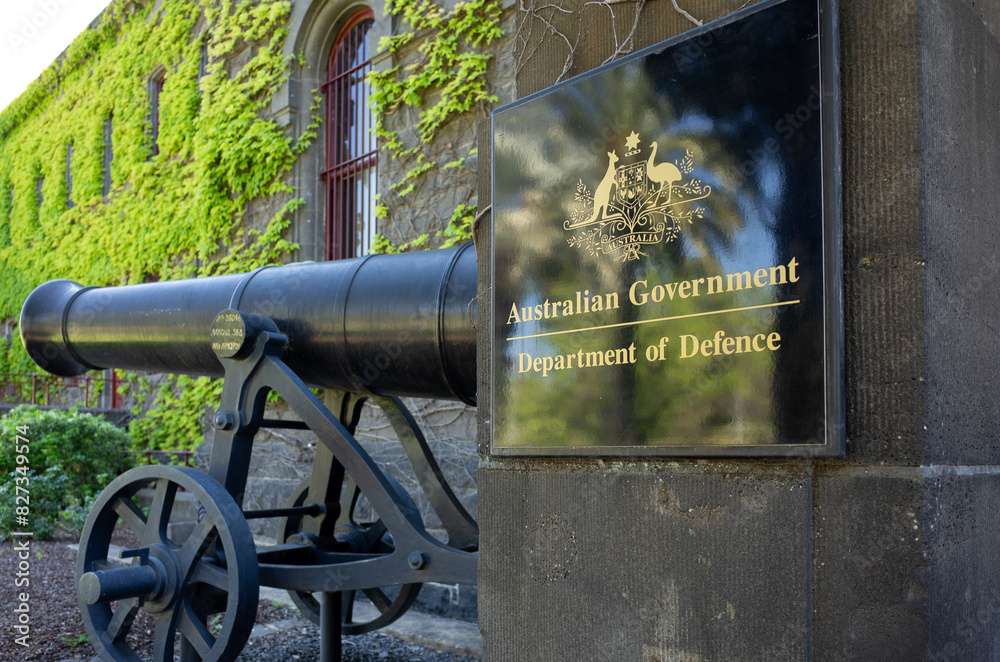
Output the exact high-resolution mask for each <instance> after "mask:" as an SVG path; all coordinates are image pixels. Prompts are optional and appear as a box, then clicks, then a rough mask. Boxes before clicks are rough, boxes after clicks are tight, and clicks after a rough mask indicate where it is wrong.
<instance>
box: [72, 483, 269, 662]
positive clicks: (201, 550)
mask: <svg viewBox="0 0 1000 662" xmlns="http://www.w3.org/2000/svg"><path fill="white" fill-rule="evenodd" d="M154 482H155V488H154V493H153V498H152V503H151V504H150V505H149V507H148V508H141V507H140V506H139V505H137V504H136V502H135V500H134V499H133V497H134V496H135V495H136V494H137V493H138V492H139V490H141V489H142V488H144V487H146V486H148V485H150V484H151V483H154ZM181 489H183V490H184V491H185V492H187V493H188V494H190V495H192V497H193V498H194V500H195V501H196V503H195V504H194V506H195V508H197V509H198V512H199V513H200V515H199V518H198V521H197V523H195V524H194V527H193V531H191V532H190V533H189V534H188V535H182V534H179V533H175V532H171V535H170V536H169V537H168V527H167V525H168V524H169V523H170V515H171V513H172V512H173V511H174V502H175V497H176V496H177V493H178V491H179V490H181ZM116 526H124V527H125V528H127V529H128V530H130V531H131V532H132V533H133V534H135V536H136V537H137V538H138V539H139V541H140V543H139V546H138V547H137V548H136V549H132V550H126V551H123V552H122V556H123V557H126V558H127V557H132V560H131V565H123V563H128V561H125V562H123V561H121V560H119V559H118V558H113V557H112V555H111V554H110V545H111V538H112V535H113V533H114V530H115V527H116ZM151 568H152V570H151ZM154 570H155V572H154ZM143 574H144V575H145V576H146V577H150V578H151V579H149V580H148V581H147V583H146V586H145V587H142V578H141V577H140V575H143ZM76 576H77V582H78V587H77V588H78V590H77V594H78V596H77V597H78V600H79V603H80V609H81V611H82V614H83V622H84V625H85V626H86V628H87V633H88V635H89V637H90V642H91V643H92V644H93V645H94V648H95V650H96V651H97V653H98V654H99V655H100V656H101V658H102V659H104V660H111V661H114V662H118V661H126V660H127V661H128V662H141V661H142V660H143V658H142V657H141V656H140V655H139V654H137V653H136V651H135V650H133V648H132V646H131V645H130V643H129V642H128V641H127V636H128V634H129V631H130V630H131V628H132V624H133V621H134V619H135V618H136V616H137V615H138V614H139V613H140V610H142V611H145V612H147V613H149V614H150V615H151V616H152V619H153V623H154V627H155V631H154V641H153V657H152V658H151V659H153V660H173V659H174V656H173V651H174V637H175V635H176V634H177V633H180V634H181V635H182V636H183V637H184V638H186V639H187V641H188V642H189V644H190V645H191V646H193V648H194V649H195V650H196V651H197V652H198V654H199V655H200V656H201V659H202V660H203V661H204V662H231V661H232V660H235V659H236V657H237V656H238V655H239V653H240V651H241V650H242V649H243V646H244V645H245V644H246V642H247V638H248V637H249V635H250V630H251V628H252V627H253V622H254V618H255V616H256V613H257V599H258V594H259V589H260V586H259V577H258V568H257V555H256V549H255V546H254V541H253V537H252V536H251V534H250V528H249V527H248V526H247V523H246V519H244V517H243V513H242V511H241V510H240V507H239V506H238V505H237V504H236V502H235V501H234V500H233V498H232V497H231V496H230V495H229V493H228V492H227V491H226V489H225V488H224V487H223V486H222V485H221V484H219V482H218V481H216V480H215V479H213V478H211V477H210V476H208V475H207V474H204V473H202V472H199V471H197V470H195V469H191V468H188V467H172V466H148V467H138V468H135V469H130V470H129V471H127V472H125V473H124V474H122V475H121V476H119V477H118V478H116V479H115V480H114V481H112V482H111V484H110V485H109V486H108V487H107V488H106V489H105V490H104V491H103V492H101V494H100V496H99V497H98V498H97V501H96V502H95V504H94V507H93V509H92V510H91V512H90V515H89V516H88V517H87V523H86V525H85V526H84V530H83V535H82V536H81V538H80V551H79V554H78V556H77V567H76ZM154 584H155V587H152V588H151V587H150V586H151V585H154ZM219 613H221V614H223V616H222V618H221V623H220V622H219V617H215V618H212V619H211V620H210V619H209V616H211V615H212V614H219Z"/></svg>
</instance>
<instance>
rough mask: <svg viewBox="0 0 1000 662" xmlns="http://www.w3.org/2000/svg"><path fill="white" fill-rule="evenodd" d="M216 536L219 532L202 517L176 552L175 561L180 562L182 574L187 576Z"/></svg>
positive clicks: (209, 519)
mask: <svg viewBox="0 0 1000 662" xmlns="http://www.w3.org/2000/svg"><path fill="white" fill-rule="evenodd" d="M218 535H219V532H218V530H217V529H216V528H215V524H214V523H213V522H212V520H211V518H209V517H208V516H205V517H203V518H202V520H201V521H200V522H198V525H197V526H196V527H194V531H192V532H191V535H190V536H189V537H188V539H187V540H185V541H184V544H183V545H182V546H181V548H180V550H178V552H177V560H178V561H179V562H180V564H181V567H182V568H184V569H185V572H184V574H188V573H189V572H190V571H191V570H192V569H193V568H192V566H194V565H195V564H196V563H197V561H198V559H200V558H201V556H202V554H204V553H205V551H206V550H207V549H208V547H209V545H211V544H212V543H213V542H215V539H216V538H217V537H218Z"/></svg>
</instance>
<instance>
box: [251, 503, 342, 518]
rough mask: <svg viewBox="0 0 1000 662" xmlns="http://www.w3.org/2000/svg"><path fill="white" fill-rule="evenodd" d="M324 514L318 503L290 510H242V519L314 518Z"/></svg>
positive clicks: (324, 510) (324, 509)
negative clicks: (304, 516)
mask: <svg viewBox="0 0 1000 662" xmlns="http://www.w3.org/2000/svg"><path fill="white" fill-rule="evenodd" d="M325 512H326V508H325V507H324V506H321V505H319V504H318V503H313V504H309V505H308V506H297V507H291V508H270V509H263V510H244V511H243V517H244V518H245V519H265V518H267V517H291V516H293V515H309V516H311V517H316V516H317V515H322V514H323V513H325Z"/></svg>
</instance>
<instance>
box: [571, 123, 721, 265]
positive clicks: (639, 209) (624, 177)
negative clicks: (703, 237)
mask: <svg viewBox="0 0 1000 662" xmlns="http://www.w3.org/2000/svg"><path fill="white" fill-rule="evenodd" d="M641 142H642V141H641V140H640V139H639V135H638V134H636V132H635V131H633V132H632V133H631V135H629V136H628V138H627V139H626V141H625V152H624V159H622V158H620V157H619V156H618V153H617V150H615V151H611V152H608V169H607V171H606V172H605V173H604V177H603V178H602V179H601V181H600V183H599V184H598V185H597V188H596V189H595V190H594V192H593V193H591V192H590V189H589V188H588V187H587V185H586V184H585V183H584V182H583V180H580V183H579V184H577V187H576V200H577V201H578V202H582V203H583V207H581V208H579V209H577V210H576V211H575V212H573V214H572V215H571V217H570V218H569V220H567V221H565V222H564V223H563V227H564V228H565V229H566V230H571V231H575V233H574V235H573V236H572V237H570V238H569V239H568V240H567V241H568V242H569V245H570V246H579V247H581V248H584V249H586V250H588V251H589V252H590V253H591V254H592V255H597V254H599V253H603V254H606V255H613V256H615V257H616V258H617V259H619V260H621V261H623V262H624V261H627V260H638V259H639V257H640V256H642V255H645V253H643V252H642V247H643V246H644V245H650V244H659V243H669V242H671V241H673V240H674V239H676V238H677V235H678V234H679V233H680V230H681V227H682V223H684V222H687V223H688V224H690V223H692V222H693V221H692V219H695V218H703V217H704V214H705V208H704V207H702V206H701V205H693V204H691V203H694V202H696V201H698V200H703V199H705V198H707V197H708V196H709V195H711V193H712V187H711V186H708V185H707V184H703V183H702V182H701V181H700V180H699V179H697V178H695V177H693V176H691V173H692V172H693V171H694V157H693V154H692V153H691V151H690V150H688V151H687V153H686V155H685V156H684V157H683V158H681V159H678V160H677V161H675V162H673V163H670V162H669V161H660V162H657V156H656V149H657V144H656V143H655V142H653V143H651V144H650V152H649V156H648V157H644V154H643V151H644V150H642V149H640V147H639V144H640V143H641Z"/></svg>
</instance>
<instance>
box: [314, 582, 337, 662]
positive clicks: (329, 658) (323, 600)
mask: <svg viewBox="0 0 1000 662" xmlns="http://www.w3.org/2000/svg"><path fill="white" fill-rule="evenodd" d="M341 618H342V616H341V604H340V593H327V592H323V593H321V594H320V598H319V632H320V637H319V661H320V662H340V656H341V648H340V624H341Z"/></svg>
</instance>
